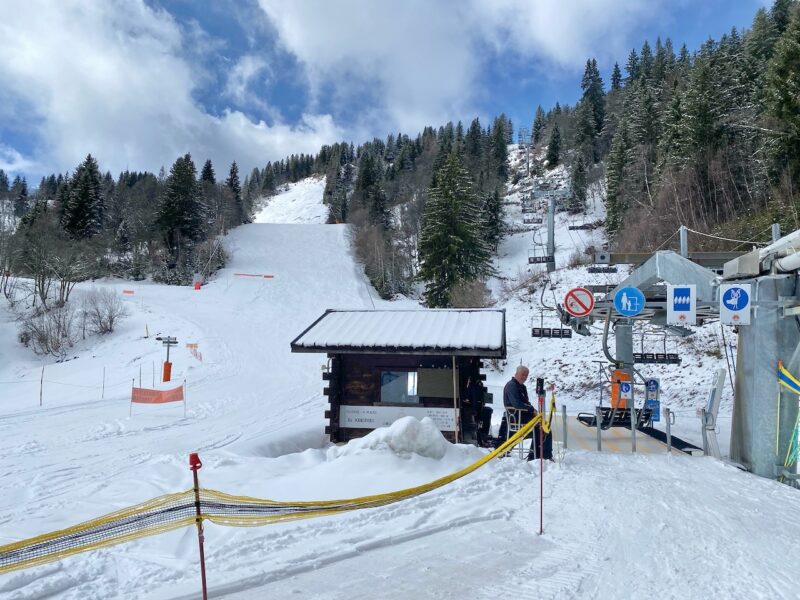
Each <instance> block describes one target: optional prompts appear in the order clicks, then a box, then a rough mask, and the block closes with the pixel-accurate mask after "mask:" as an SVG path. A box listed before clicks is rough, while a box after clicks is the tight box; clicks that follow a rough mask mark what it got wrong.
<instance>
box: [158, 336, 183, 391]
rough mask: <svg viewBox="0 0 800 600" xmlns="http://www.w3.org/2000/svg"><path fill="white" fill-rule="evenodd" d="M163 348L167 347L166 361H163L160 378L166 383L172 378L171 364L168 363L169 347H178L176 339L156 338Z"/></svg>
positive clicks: (168, 337) (167, 337)
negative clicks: (162, 370)
mask: <svg viewBox="0 0 800 600" xmlns="http://www.w3.org/2000/svg"><path fill="white" fill-rule="evenodd" d="M156 339H157V340H158V341H159V342H161V343H162V344H163V345H164V346H166V347H167V360H166V361H164V372H163V376H162V378H161V380H162V381H164V382H167V381H169V380H170V379H171V378H172V363H171V362H169V347H170V346H177V345H178V338H174V337H170V336H168V335H166V336H163V337H162V336H159V337H157V338H156Z"/></svg>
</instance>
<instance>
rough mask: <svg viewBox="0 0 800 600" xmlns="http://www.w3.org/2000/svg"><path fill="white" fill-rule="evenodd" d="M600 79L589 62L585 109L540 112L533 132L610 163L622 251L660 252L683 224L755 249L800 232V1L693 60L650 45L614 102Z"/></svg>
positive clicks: (786, 0) (615, 233) (615, 78)
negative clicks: (778, 228) (781, 232)
mask: <svg viewBox="0 0 800 600" xmlns="http://www.w3.org/2000/svg"><path fill="white" fill-rule="evenodd" d="M599 81H600V80H599V74H598V73H597V69H596V63H595V62H594V61H593V60H590V61H587V65H586V73H585V75H584V78H583V82H582V88H583V90H584V94H583V98H582V100H581V101H580V102H579V103H578V104H577V106H575V107H573V108H570V107H563V108H562V107H559V106H556V107H555V109H553V110H551V111H549V112H547V113H545V112H544V111H543V110H541V109H539V110H538V111H537V118H536V121H535V122H534V128H533V130H534V135H535V136H539V138H540V139H542V140H548V139H550V138H551V136H553V135H558V136H560V138H561V140H562V146H564V145H565V142H566V145H568V147H569V149H570V151H571V156H570V157H569V160H570V162H572V163H576V162H578V161H581V160H583V161H585V162H586V163H587V164H592V163H602V164H601V165H600V166H598V167H596V168H597V169H598V170H600V171H602V170H604V171H605V180H606V184H607V198H606V205H607V211H608V215H607V218H608V222H607V228H608V231H609V234H610V235H611V237H612V239H613V243H614V246H615V247H617V248H620V249H634V248H636V249H652V248H654V247H656V246H658V245H659V244H661V243H662V242H663V241H664V240H665V239H666V238H668V237H669V235H670V234H672V233H673V232H674V231H675V230H676V229H677V227H678V225H680V224H684V225H687V226H688V227H690V228H692V229H695V230H697V231H700V232H703V233H710V232H713V233H716V234H726V235H728V236H729V237H736V238H741V239H745V240H747V239H753V238H758V236H759V235H761V236H762V237H761V238H759V239H765V238H766V236H765V235H764V234H763V232H764V229H765V228H768V227H769V224H770V223H772V222H780V223H782V224H783V225H784V227H785V228H787V229H796V228H798V227H800V221H799V220H798V216H797V215H798V201H799V200H800V198H799V197H798V194H797V189H798V188H797V186H798V182H800V95H799V94H798V90H800V8H799V7H798V3H797V2H795V1H793V0H777V1H776V2H775V4H774V6H773V7H772V8H771V9H770V10H769V11H767V10H765V9H759V10H758V12H757V13H756V15H755V18H754V20H753V24H752V27H751V28H750V29H749V30H747V31H744V32H740V31H737V30H736V29H735V28H734V29H731V31H730V33H728V34H726V35H724V36H722V38H720V39H719V40H713V39H709V40H708V41H707V42H705V43H704V44H703V45H702V46H701V47H700V48H699V49H698V50H697V51H694V52H691V51H690V50H689V49H687V48H686V46H685V45H684V46H681V48H680V49H679V50H677V51H676V50H675V48H674V46H673V43H672V41H671V40H670V39H669V38H667V39H665V40H663V41H662V40H661V39H660V38H659V39H657V40H656V41H655V43H654V44H653V45H651V44H650V43H649V42H647V41H645V42H644V44H643V45H642V47H641V49H640V50H638V51H637V50H632V51H631V52H630V54H629V56H628V57H627V60H626V61H625V62H624V67H622V68H620V66H619V64H617V65H615V66H614V69H613V72H612V74H611V78H610V86H609V89H608V91H607V93H605V92H604V91H603V89H602V82H600V85H598V82H599ZM537 141H538V140H537ZM694 243H695V242H694V241H693V245H694ZM697 243H698V244H700V243H713V242H708V241H707V240H703V239H701V238H698V240H697ZM717 243H718V242H717Z"/></svg>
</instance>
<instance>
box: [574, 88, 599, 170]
mask: <svg viewBox="0 0 800 600" xmlns="http://www.w3.org/2000/svg"><path fill="white" fill-rule="evenodd" d="M596 137H597V132H596V131H595V118H594V111H593V110H592V105H591V103H590V102H589V101H587V100H581V101H580V102H579V103H578V108H577V109H576V110H575V140H574V142H575V148H576V149H577V150H578V152H579V154H581V155H582V156H584V157H585V158H586V159H587V160H588V161H590V162H591V163H594V162H595V158H596V156H595V139H596Z"/></svg>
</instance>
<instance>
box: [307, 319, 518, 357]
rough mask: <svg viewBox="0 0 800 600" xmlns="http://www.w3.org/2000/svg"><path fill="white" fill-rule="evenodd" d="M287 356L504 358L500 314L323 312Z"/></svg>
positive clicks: (503, 325)
mask: <svg viewBox="0 0 800 600" xmlns="http://www.w3.org/2000/svg"><path fill="white" fill-rule="evenodd" d="M292 352H329V353H333V354H336V353H341V354H347V353H350V354H354V353H361V354H386V353H393V354H397V353H406V354H439V355H448V356H449V355H452V356H483V357H487V358H489V357H500V358H505V355H506V314H505V310H483V309H474V310H467V309H429V310H327V311H325V313H324V314H323V315H322V316H321V317H320V318H319V319H317V320H316V321H315V322H314V323H313V324H312V325H311V326H310V327H309V328H308V329H306V330H305V331H304V332H303V333H301V334H300V335H299V336H297V338H296V339H295V340H294V341H293V342H292Z"/></svg>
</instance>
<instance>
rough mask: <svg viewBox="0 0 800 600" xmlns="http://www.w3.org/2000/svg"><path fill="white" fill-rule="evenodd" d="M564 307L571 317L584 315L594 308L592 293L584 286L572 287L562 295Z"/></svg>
mask: <svg viewBox="0 0 800 600" xmlns="http://www.w3.org/2000/svg"><path fill="white" fill-rule="evenodd" d="M564 308H565V309H566V311H567V312H568V313H569V314H571V315H572V316H573V317H585V316H587V315H588V314H589V313H590V312H592V309H593V308H594V295H593V294H592V292H590V291H589V290H587V289H586V288H574V289H571V290H570V291H568V292H567V295H566V296H564Z"/></svg>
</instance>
